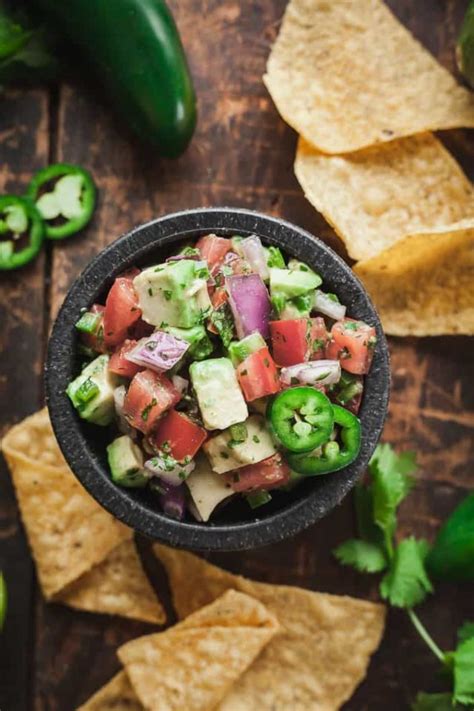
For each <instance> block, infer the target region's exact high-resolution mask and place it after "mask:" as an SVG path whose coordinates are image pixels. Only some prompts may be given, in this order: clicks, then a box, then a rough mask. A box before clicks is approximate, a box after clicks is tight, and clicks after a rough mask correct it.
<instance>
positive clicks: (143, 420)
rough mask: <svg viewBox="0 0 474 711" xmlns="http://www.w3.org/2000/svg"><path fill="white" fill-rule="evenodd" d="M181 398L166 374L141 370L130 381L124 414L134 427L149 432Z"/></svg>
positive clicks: (145, 432)
mask: <svg viewBox="0 0 474 711" xmlns="http://www.w3.org/2000/svg"><path fill="white" fill-rule="evenodd" d="M180 400H181V394H180V393H179V391H178V390H177V389H176V388H175V386H174V385H173V383H172V382H171V381H170V380H168V378H167V377H166V376H164V375H161V374H160V373H155V372H154V371H153V370H148V369H146V370H141V371H140V372H139V373H137V374H136V375H135V376H134V378H133V380H132V382H131V383H130V387H129V388H128V391H127V394H126V396H125V402H124V406H123V414H124V415H125V417H126V419H127V421H128V422H129V423H130V425H131V426H132V427H135V428H136V429H137V430H140V432H143V433H144V434H148V433H149V432H151V431H152V430H153V429H154V428H155V426H156V425H157V424H158V421H159V420H160V418H161V416H162V415H163V413H164V412H166V410H169V409H170V408H171V407H174V406H175V405H177V403H178V402H179V401H180Z"/></svg>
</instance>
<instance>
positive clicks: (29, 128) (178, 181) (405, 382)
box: [0, 0, 474, 711]
mask: <svg viewBox="0 0 474 711" xmlns="http://www.w3.org/2000/svg"><path fill="white" fill-rule="evenodd" d="M170 4H171V5H172V8H173V10H174V12H175V17H176V20H177V23H178V25H179V28H180V31H181V33H182V37H183V42H184V44H185V47H186V50H187V53H188V57H189V61H190V64H191V68H192V72H193V75H194V78H195V83H196V88H197V93H198V98H199V124H198V129H197V133H196V136H195V138H194V140H193V142H192V144H191V146H190V148H189V150H188V151H187V152H186V154H185V155H184V156H182V157H181V158H180V159H179V160H176V161H167V160H162V159H160V158H159V157H158V156H156V155H154V154H153V152H151V151H149V150H146V149H145V150H144V149H143V148H142V147H140V146H138V145H137V144H136V143H135V141H134V140H133V139H131V137H130V136H129V135H128V134H127V132H126V131H125V130H124V128H123V127H122V126H121V125H120V124H119V123H118V122H117V121H116V120H115V119H114V117H113V116H112V114H111V111H110V110H109V107H108V106H107V105H106V104H104V101H103V98H102V96H101V93H100V90H97V89H94V88H93V87H92V88H91V87H90V86H87V88H85V87H84V86H83V85H82V84H78V83H76V82H71V83H67V84H62V85H61V86H60V87H59V88H55V89H52V90H46V89H44V90H41V89H40V90H28V91H26V90H15V91H9V92H8V93H7V94H6V95H4V96H2V97H1V98H0V102H1V103H0V107H1V108H0V187H1V189H2V190H3V191H4V192H5V191H13V192H15V191H16V192H18V191H21V190H22V189H23V188H24V187H25V185H26V183H27V182H28V180H29V178H30V176H31V173H32V171H34V170H35V169H37V168H38V167H40V166H42V165H46V164H47V163H48V162H56V161H58V160H67V161H70V162H77V163H80V164H82V165H84V166H86V167H87V168H89V169H90V170H91V171H92V173H93V175H94V178H95V179H96V181H97V184H98V187H99V205H98V209H97V211H96V215H95V217H94V220H93V222H92V224H91V225H90V226H89V228H88V229H87V231H86V232H85V233H84V234H82V235H79V236H78V237H75V238H72V239H70V240H68V241H64V242H60V243H57V244H54V245H48V248H47V250H46V251H45V252H44V254H43V255H42V256H41V257H40V258H39V259H38V260H37V261H36V262H35V263H34V264H33V265H32V266H31V267H28V268H26V269H25V270H23V271H21V272H18V273H13V274H5V273H3V274H2V275H1V276H0V324H1V329H0V428H1V429H0V434H1V433H2V432H3V431H5V430H6V429H7V427H8V426H9V425H10V424H11V423H14V422H17V421H18V420H20V419H21V418H22V417H24V416H25V415H26V414H29V413H31V412H32V411H34V410H35V409H36V408H37V407H38V406H39V405H40V404H41V402H42V374H41V371H42V362H43V358H44V351H45V346H46V341H47V335H48V331H49V328H50V325H51V322H52V320H53V319H54V316H55V314H56V313H57V309H58V307H59V306H60V304H61V302H62V299H63V298H64V295H65V293H66V291H67V289H68V287H69V285H70V284H71V282H72V280H73V279H74V278H75V277H76V276H77V274H78V273H79V272H80V271H81V269H82V268H83V267H84V266H85V265H86V264H87V263H88V261H89V260H90V258H91V257H92V256H93V255H95V254H96V253H97V252H98V251H99V250H100V249H102V248H103V247H104V246H105V245H106V244H108V243H109V242H111V241H112V240H113V239H115V238H116V237H117V236H119V235H120V234H121V233H123V232H125V231H127V230H129V229H130V228H131V227H133V226H135V225H137V224H139V223H141V222H144V221H146V220H148V219H150V218H151V217H155V216H158V215H161V214H164V213H167V212H172V211H174V210H179V209H184V208H189V207H194V206H203V205H213V206H217V205H229V206H244V207H249V208H254V209H257V210H261V211H263V212H266V213H269V214H272V215H278V216H282V217H284V218H286V219H288V220H290V221H294V222H296V223H298V224H299V225H301V226H302V227H305V228H306V229H308V230H310V231H311V232H313V233H314V234H317V235H318V236H320V237H322V238H323V239H324V240H325V241H327V242H328V243H329V244H331V246H333V247H335V248H336V249H337V250H338V251H339V252H340V253H341V254H343V255H344V250H343V247H342V245H341V243H340V241H339V240H338V239H337V238H336V237H335V235H334V233H333V232H332V230H331V228H330V227H329V226H328V225H327V224H326V223H325V221H324V220H323V218H322V217H321V216H320V215H319V214H318V213H316V212H315V211H314V210H313V208H312V207H311V206H310V205H309V203H307V202H306V200H305V199H304V196H303V194H302V191H301V190H300V188H299V186H298V184H297V182H296V179H295V177H294V175H293V170H292V164H293V157H294V149H295V143H296V136H295V134H294V133H293V131H292V130H291V129H289V128H288V127H287V126H286V125H285V124H284V123H283V121H282V120H281V119H280V118H279V116H278V114H277V112H276V110H275V108H274V106H273V104H272V102H271V100H270V97H269V96H268V94H267V92H266V90H265V88H264V86H263V84H262V81H261V76H262V73H263V71H264V67H265V61H266V57H267V55H268V52H269V48H270V45H271V43H272V41H273V39H274V38H275V36H276V33H277V31H278V25H279V21H280V18H281V15H282V13H283V10H284V6H285V0H254V1H253V0H244V1H242V2H239V1H237V0H226V1H225V2H223V1H222V0H180V1H179V2H178V0H173V2H171V3H170ZM389 5H390V6H391V7H392V8H393V10H394V11H395V13H396V14H397V16H398V17H399V18H400V19H401V20H402V21H403V22H404V23H405V24H406V25H407V26H408V27H409V28H410V29H411V30H412V31H413V33H414V34H415V35H416V36H417V37H418V38H419V39H420V40H421V41H422V42H423V44H424V45H425V46H426V47H428V49H430V50H431V51H432V52H433V54H435V55H436V56H437V57H438V58H439V60H440V61H441V62H442V64H443V65H445V66H446V67H448V68H449V69H451V70H453V71H454V59H453V47H454V41H455V36H456V33H457V30H458V27H459V24H460V21H461V18H462V16H463V13H464V11H465V9H466V6H467V1H464V0H459V1H457V0H418V1H417V2H413V0H390V1H389ZM400 61H401V62H402V61H403V57H400ZM342 110H343V107H342ZM442 138H443V140H445V142H446V144H447V145H448V146H449V148H450V149H451V150H452V151H453V152H454V153H455V155H456V157H457V158H458V159H459V160H460V161H461V163H462V165H463V167H464V169H465V170H466V171H467V172H468V173H469V174H470V177H471V178H473V177H474V160H473V159H474V155H473V154H474V147H473V146H474V144H473V143H472V134H469V132H467V131H466V132H463V131H456V132H450V133H449V134H446V135H445V136H443V137H442ZM390 349H391V356H392V371H393V393H392V400H391V406H390V415H389V418H388V422H387V426H386V430H385V433H384V439H385V440H386V441H390V442H392V443H394V444H395V445H396V446H397V447H400V448H412V449H415V450H416V451H417V452H418V455H419V462H420V465H421V467H420V473H419V482H418V486H417V488H416V489H415V491H414V492H413V494H411V496H410V497H409V499H408V500H407V501H406V502H405V503H404V504H403V506H402V511H401V531H402V533H403V534H406V533H409V532H413V533H415V534H417V535H420V536H425V537H427V538H429V539H432V538H433V536H434V535H435V532H436V530H437V527H438V526H439V523H440V521H441V520H442V519H443V518H444V517H445V516H446V515H447V514H448V513H449V512H450V511H451V510H452V508H453V507H454V506H455V505H456V503H457V502H458V501H459V500H460V499H461V498H462V496H463V494H464V493H465V492H466V491H467V490H468V489H472V486H473V484H472V482H473V459H474V457H473V449H474V448H473V436H472V435H473V428H474V394H473V362H474V347H473V340H472V339H468V338H433V339H429V338H426V339H395V338H393V339H390ZM0 466H1V470H0V477H1V478H0V567H2V568H3V569H4V570H5V573H6V576H7V579H8V582H9V587H10V609H9V616H8V621H7V625H6V629H5V633H4V634H2V636H1V640H0V711H30V710H31V711H73V709H75V708H76V707H77V706H78V705H79V704H80V703H81V702H83V701H84V700H85V699H87V698H88V697H89V696H90V695H91V694H92V692H93V691H95V690H96V689H97V688H98V687H99V686H100V685H101V684H103V683H104V682H105V681H107V680H108V679H109V678H110V676H111V675H112V674H113V673H114V671H115V670H116V669H118V662H117V659H116V656H115V649H116V647H117V646H118V645H119V644H120V643H122V642H124V641H126V640H128V639H132V638H133V637H135V636H137V635H139V634H143V633H144V632H146V631H147V630H150V629H151V628H150V627H149V626H147V625H143V624H139V623H133V622H131V621H127V620H120V619H110V618H107V617H106V616H99V615H92V614H88V613H80V612H75V611H72V610H69V609H66V608H64V607H61V606H59V605H45V604H44V602H43V601H42V599H41V596H40V594H39V592H38V588H37V585H36V581H35V577H34V571H33V566H32V563H31V559H30V557H29V554H28V550H27V545H26V542H25V538H24V534H23V531H22V527H21V522H20V520H19V517H18V512H17V508H16V505H15V500H14V496H13V492H12V490H11V487H10V484H9V477H8V474H7V472H6V470H5V467H4V463H3V461H2V462H0ZM353 529H354V519H353V510H352V502H351V500H350V497H349V498H347V499H346V500H345V501H344V503H343V504H342V505H341V506H340V507H339V508H338V509H337V510H335V511H334V512H333V513H332V514H331V515H329V516H328V517H327V518H326V519H325V520H324V521H322V522H321V523H319V524H318V525H316V526H315V527H313V528H311V529H309V530H308V531H306V532H304V533H302V534H300V535H299V536H297V537H296V538H294V539H292V540H289V541H286V542H285V543H282V544H279V545H278V546H273V547H270V548H267V549H263V550H259V551H254V552H248V553H239V554H225V555H224V554H221V555H215V556H213V560H214V561H215V562H217V563H219V564H222V565H223V566H225V567H228V568H229V569H231V570H234V571H239V572H242V573H244V574H246V575H249V576H252V577H255V578H256V579H260V580H265V581H269V582H278V583H292V584H297V585H301V586H304V587H308V588H312V589H317V590H323V591H328V592H333V593H342V594H351V595H356V596H360V597H366V598H370V599H376V598H377V583H376V581H375V580H372V579H371V578H370V577H369V576H359V575H357V574H356V573H353V572H351V571H349V570H342V569H341V568H340V566H338V565H337V564H336V563H335V561H334V560H333V558H332V557H331V553H330V551H331V549H332V548H333V547H334V546H335V545H337V544H338V543H339V542H341V541H342V540H344V539H345V538H347V537H348V536H350V535H352V533H353ZM141 549H142V553H143V559H144V562H145V564H146V565H147V567H148V569H149V572H150V575H151V577H152V580H153V582H154V583H155V584H156V586H157V589H159V591H160V595H161V596H164V597H165V598H166V597H167V589H166V581H165V580H164V576H163V571H161V570H160V568H159V566H158V565H157V564H156V563H155V562H154V561H153V560H152V558H151V556H150V552H149V550H148V544H147V542H145V541H143V542H141ZM473 592H474V591H473V587H472V586H468V585H466V586H464V587H461V586H459V587H457V586H453V585H445V586H439V587H438V589H437V592H436V595H435V596H433V597H432V598H431V599H430V600H429V601H428V602H427V603H426V604H425V605H424V606H423V608H422V609H421V611H420V614H421V617H422V618H423V620H424V621H426V623H427V625H428V626H429V628H430V630H431V631H432V633H433V636H434V638H435V639H436V640H437V641H438V642H439V643H440V644H441V645H444V646H445V647H446V648H447V647H449V646H450V645H452V644H453V642H454V633H455V629H456V626H457V625H458V624H459V623H460V622H461V621H462V620H463V619H465V618H469V617H470V618H471V619H472V618H474V602H473V600H474V595H473ZM436 671H437V664H436V661H435V660H434V659H433V658H432V657H431V656H430V653H429V651H428V650H427V649H426V647H425V646H424V645H423V644H422V643H421V642H420V641H418V638H417V636H416V635H415V633H414V632H413V630H412V628H411V627H410V624H409V622H408V621H407V619H406V617H405V616H404V614H403V613H397V612H391V613H390V614H389V618H388V626H387V631H386V635H385V637H384V640H383V643H382V645H381V648H380V650H379V651H378V652H377V654H376V655H375V657H374V659H373V661H372V664H371V666H370V670H369V674H368V677H367V679H366V680H365V681H364V683H363V684H362V685H361V686H360V688H359V689H358V690H357V692H356V694H355V696H354V697H353V698H352V699H351V700H350V701H349V702H348V703H347V704H346V706H345V707H344V708H345V710H346V711H349V710H350V711H366V710H367V711H368V710H370V711H379V709H384V711H402V710H403V709H408V708H409V705H410V702H411V701H412V700H413V698H414V696H415V694H416V692H417V690H420V689H422V690H436V689H437V688H440V687H441V686H442V681H440V679H439V678H437V677H436ZM183 711H186V710H185V709H183ZM249 711H254V710H251V709H249ZM255 711H256V710H255ZM288 711H290V710H288Z"/></svg>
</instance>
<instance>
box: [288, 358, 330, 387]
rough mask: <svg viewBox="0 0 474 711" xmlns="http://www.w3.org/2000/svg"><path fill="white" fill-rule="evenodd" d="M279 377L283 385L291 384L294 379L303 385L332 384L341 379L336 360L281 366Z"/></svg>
mask: <svg viewBox="0 0 474 711" xmlns="http://www.w3.org/2000/svg"><path fill="white" fill-rule="evenodd" d="M280 379H281V381H282V383H285V385H292V384H293V382H294V379H296V380H297V381H298V382H299V383H304V384H305V385H315V386H320V385H333V384H334V383H338V382H339V380H340V379H341V364H340V363H339V361H337V360H313V361H311V362H309V363H298V365H290V366H289V367H288V368H282V369H281V373H280Z"/></svg>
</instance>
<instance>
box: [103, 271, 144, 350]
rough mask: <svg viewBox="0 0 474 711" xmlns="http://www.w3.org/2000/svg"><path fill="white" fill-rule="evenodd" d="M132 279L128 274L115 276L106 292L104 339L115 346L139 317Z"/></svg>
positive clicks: (139, 312) (110, 345)
mask: <svg viewBox="0 0 474 711" xmlns="http://www.w3.org/2000/svg"><path fill="white" fill-rule="evenodd" d="M141 315H142V312H141V310H140V309H139V308H138V299H137V295H136V293H135V289H134V288H133V281H132V279H131V278H129V277H128V276H124V277H117V279H116V280H115V281H114V283H113V284H112V287H111V289H110V291H109V293H108V294H107V299H106V302H105V311H104V341H105V345H106V346H107V348H115V346H118V345H119V344H120V343H122V341H124V340H125V339H126V337H127V335H128V329H129V328H130V327H131V326H133V324H134V323H136V322H137V321H138V319H139V318H140V317H141Z"/></svg>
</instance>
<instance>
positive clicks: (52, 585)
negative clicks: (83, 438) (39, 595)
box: [2, 410, 133, 598]
mask: <svg viewBox="0 0 474 711" xmlns="http://www.w3.org/2000/svg"><path fill="white" fill-rule="evenodd" d="M54 442H55V440H54V435H53V432H52V429H51V425H50V424H49V419H48V416H47V412H46V410H42V411H41V412H39V413H37V414H36V415H33V416H32V417H28V418H27V419H26V420H23V422H21V423H20V424H18V425H16V426H15V427H13V429H11V430H10V432H9V433H8V434H7V435H6V436H5V438H4V439H3V441H2V449H3V453H4V455H5V459H6V460H7V463H8V466H9V467H10V471H11V476H12V480H13V484H14V486H15V490H16V495H17V498H18V503H19V506H20V511H21V516H22V519H23V523H24V525H25V529H26V533H27V536H28V540H29V543H30V546H31V549H32V552H33V557H34V559H35V562H36V567H37V572H38V577H39V580H40V583H41V587H42V590H43V593H44V595H45V597H46V598H51V597H52V596H53V595H54V594H55V593H57V592H58V591H59V590H61V589H62V588H64V587H65V586H66V585H68V584H69V583H71V582H72V581H73V580H76V579H77V578H79V577H80V576H81V575H82V574H83V573H85V572H87V571H88V570H90V569H91V568H92V566H93V565H96V564H97V563H99V562H100V561H102V560H104V558H105V557H106V556H107V555H108V553H110V551H111V550H112V549H113V548H115V547H116V546H117V545H118V544H119V543H121V542H122V541H125V540H127V539H130V538H131V537H132V535H133V532H132V531H131V530H130V529H129V528H127V527H126V526H124V525H123V524H121V523H119V522H118V521H116V520H115V519H114V518H113V517H112V516H111V515H110V514H108V513H107V512H106V511H104V509H102V508H101V507H100V506H99V504H97V503H96V502H95V501H94V500H93V499H92V498H91V496H89V494H88V493H87V492H86V491H85V489H83V488H82V486H81V485H80V484H79V482H78V481H77V479H76V478H75V476H74V475H73V473H72V472H71V470H70V469H69V468H68V467H67V466H66V464H63V463H61V461H62V460H61V458H60V455H59V454H58V452H56V451H55V449H57V444H56V445H55V444H54ZM45 451H47V452H49V454H48V459H49V460H50V461H51V462H54V464H46V463H44V460H45V454H44V452H45Z"/></svg>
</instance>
